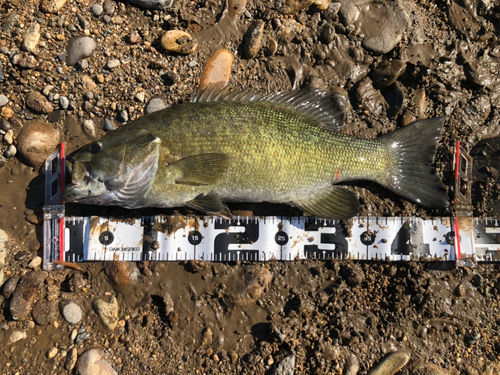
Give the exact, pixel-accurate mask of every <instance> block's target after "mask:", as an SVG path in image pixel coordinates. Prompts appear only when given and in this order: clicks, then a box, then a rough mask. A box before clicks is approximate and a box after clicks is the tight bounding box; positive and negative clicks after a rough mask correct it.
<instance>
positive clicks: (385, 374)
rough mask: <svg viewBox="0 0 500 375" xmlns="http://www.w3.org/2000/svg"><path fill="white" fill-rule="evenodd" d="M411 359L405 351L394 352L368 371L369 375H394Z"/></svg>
mask: <svg viewBox="0 0 500 375" xmlns="http://www.w3.org/2000/svg"><path fill="white" fill-rule="evenodd" d="M409 360H410V356H409V355H408V354H406V353H405V352H392V353H390V354H388V355H386V356H385V357H384V358H383V359H382V360H381V361H380V362H379V363H377V364H376V365H375V366H374V367H372V368H371V369H370V371H368V375H394V374H396V373H397V372H398V371H399V370H401V369H402V368H403V367H404V366H405V365H406V364H407V363H408V361H409Z"/></svg>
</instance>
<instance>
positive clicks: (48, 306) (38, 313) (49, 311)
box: [32, 301, 59, 326]
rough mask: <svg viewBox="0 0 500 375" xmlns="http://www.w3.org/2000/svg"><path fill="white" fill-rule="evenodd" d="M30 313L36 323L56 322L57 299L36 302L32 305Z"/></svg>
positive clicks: (43, 324) (57, 313)
mask: <svg viewBox="0 0 500 375" xmlns="http://www.w3.org/2000/svg"><path fill="white" fill-rule="evenodd" d="M32 315H33V319H34V320H35V322H36V324H38V325H41V326H45V325H47V324H49V323H54V322H56V321H57V318H58V317H59V309H58V304H57V301H41V302H37V303H36V304H35V306H34V307H33V311H32Z"/></svg>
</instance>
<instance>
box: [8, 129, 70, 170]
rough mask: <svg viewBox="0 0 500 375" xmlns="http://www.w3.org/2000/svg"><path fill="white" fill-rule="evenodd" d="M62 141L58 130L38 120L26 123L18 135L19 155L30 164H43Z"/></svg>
mask: <svg viewBox="0 0 500 375" xmlns="http://www.w3.org/2000/svg"><path fill="white" fill-rule="evenodd" d="M60 141H61V135H60V133H59V131H58V130H56V129H54V128H51V127H49V126H47V125H45V124H42V123H38V122H32V123H29V124H26V125H25V126H24V127H23V128H22V129H21V131H20V132H19V135H18V136H17V147H18V149H19V156H20V157H21V158H22V160H23V162H25V163H27V164H28V165H31V166H39V165H42V164H43V163H44V161H45V159H46V158H47V156H49V155H50V154H51V153H52V152H53V151H54V150H55V149H56V147H57V146H58V145H59V143H60Z"/></svg>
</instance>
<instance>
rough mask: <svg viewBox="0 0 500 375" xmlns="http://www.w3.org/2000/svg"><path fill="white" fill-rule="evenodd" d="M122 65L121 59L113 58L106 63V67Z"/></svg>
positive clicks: (111, 67) (112, 67)
mask: <svg viewBox="0 0 500 375" xmlns="http://www.w3.org/2000/svg"><path fill="white" fill-rule="evenodd" d="M119 66H120V60H117V59H113V60H109V61H108V62H107V63H106V69H114V68H117V67H119Z"/></svg>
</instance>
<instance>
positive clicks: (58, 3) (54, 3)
mask: <svg viewBox="0 0 500 375" xmlns="http://www.w3.org/2000/svg"><path fill="white" fill-rule="evenodd" d="M65 4H66V0H44V1H43V3H42V5H41V6H40V9H41V10H42V11H43V12H45V13H57V12H59V11H60V10H61V9H62V8H63V7H64V5H65Z"/></svg>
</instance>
